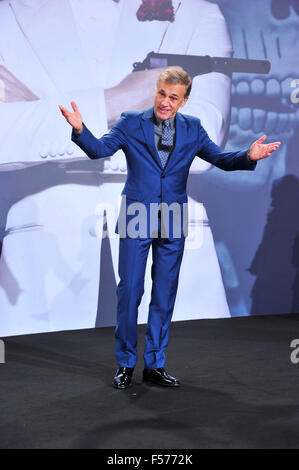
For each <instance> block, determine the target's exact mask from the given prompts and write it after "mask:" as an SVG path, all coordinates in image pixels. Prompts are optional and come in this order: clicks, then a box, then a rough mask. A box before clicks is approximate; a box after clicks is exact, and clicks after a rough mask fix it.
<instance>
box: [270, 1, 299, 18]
mask: <svg viewBox="0 0 299 470" xmlns="http://www.w3.org/2000/svg"><path fill="white" fill-rule="evenodd" d="M290 3H291V1H290V0H272V2H271V13H272V16H274V18H276V19H277V20H284V19H286V18H288V16H289V15H290ZM292 3H293V2H292ZM294 3H296V4H297V7H298V3H299V2H298V1H297V0H294Z"/></svg>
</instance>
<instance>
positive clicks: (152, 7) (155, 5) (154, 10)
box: [136, 0, 174, 22]
mask: <svg viewBox="0 0 299 470" xmlns="http://www.w3.org/2000/svg"><path fill="white" fill-rule="evenodd" d="M136 16H137V18H138V20H139V21H147V20H148V21H153V20H159V21H171V22H173V21H174V11H173V6H172V1H171V0H142V4H141V5H140V7H139V8H138V11H137V13H136Z"/></svg>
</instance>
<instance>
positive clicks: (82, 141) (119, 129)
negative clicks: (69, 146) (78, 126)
mask: <svg viewBox="0 0 299 470" xmlns="http://www.w3.org/2000/svg"><path fill="white" fill-rule="evenodd" d="M126 120H127V119H126V113H122V115H121V117H120V119H119V120H118V121H117V122H116V123H115V124H114V126H113V127H112V129H111V130H110V131H109V132H108V133H107V134H104V135H103V136H102V137H101V138H99V139H98V138H96V137H95V136H94V135H93V134H92V133H91V132H90V130H89V129H88V128H87V127H86V126H85V124H83V130H82V132H81V134H79V135H76V134H75V133H74V131H73V132H72V141H73V142H75V144H77V145H78V146H79V147H80V148H81V149H82V150H83V152H85V153H86V155H87V156H88V157H89V158H91V159H92V160H95V159H98V158H105V157H111V156H112V155H113V154H114V153H115V152H117V150H119V149H123V150H124V149H125V147H126V142H127V139H126V132H127V131H126Z"/></svg>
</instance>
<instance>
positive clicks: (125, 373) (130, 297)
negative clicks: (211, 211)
mask: <svg viewBox="0 0 299 470" xmlns="http://www.w3.org/2000/svg"><path fill="white" fill-rule="evenodd" d="M191 86H192V81H191V78H190V77H189V75H188V74H187V73H186V72H185V71H184V70H183V69H181V68H180V67H169V68H168V69H166V70H164V71H163V72H162V73H161V74H160V76H159V78H158V80H157V88H156V94H155V98H154V106H153V108H151V109H148V110H146V111H143V112H133V111H131V112H124V113H122V115H121V117H120V119H119V120H118V122H117V123H116V124H115V125H114V126H113V128H112V129H111V130H110V132H109V133H107V134H105V135H104V136H102V137H101V138H100V139H97V138H96V137H94V136H93V135H92V134H91V132H90V131H89V130H88V129H87V127H86V126H85V125H84V124H83V122H82V117H81V115H80V112H79V110H78V108H77V106H76V104H75V103H74V102H72V103H71V105H72V108H73V112H70V111H68V110H67V109H66V108H64V107H63V106H61V105H60V106H59V107H60V110H61V112H62V114H63V115H64V117H65V118H66V119H67V121H68V122H69V124H71V126H72V127H73V133H72V140H73V141H74V142H75V143H76V144H77V145H79V147H80V148H81V149H82V150H84V152H85V153H86V154H87V155H88V156H89V157H90V158H91V159H97V158H105V157H109V156H111V155H113V154H114V153H115V152H116V151H117V150H119V149H122V150H123V151H124V153H125V155H126V160H127V169H128V172H127V180H126V184H125V187H124V189H123V192H122V195H123V201H122V207H121V211H120V215H119V219H118V224H117V232H118V233H119V235H120V246H119V276H120V282H119V284H118V287H117V298H118V306H117V325H116V330H115V338H116V358H117V363H118V370H117V372H116V375H115V377H114V379H113V385H114V387H116V388H118V389H124V388H126V387H128V386H129V385H130V383H131V380H132V375H133V371H134V367H135V364H136V361H137V351H136V349H137V315H138V306H139V304H140V302H141V298H142V295H143V289H144V275H145V268H146V261H147V256H148V252H149V249H150V247H151V246H152V254H153V264H152V294H151V302H150V305H149V316H148V323H147V328H146V338H145V350H144V371H143V380H144V381H145V382H151V383H154V384H158V385H164V386H171V387H177V386H179V385H180V382H179V380H178V379H177V378H176V377H173V376H171V375H170V374H168V373H167V372H166V371H165V369H164V365H165V350H166V348H167V344H168V336H169V327H170V322H171V317H172V312H173V308H174V302H175V297H176V292H177V286H178V279H179V271H180V266H181V261H182V257H183V252H184V242H185V237H186V226H187V222H186V210H185V209H186V203H187V194H186V183H187V178H188V173H189V168H190V166H191V163H192V161H193V159H194V158H195V157H196V156H198V157H200V158H202V159H204V160H206V161H208V162H210V163H212V164H213V165H216V166H217V167H219V168H221V169H223V170H227V171H232V170H254V168H255V166H256V162H257V160H260V159H262V158H265V157H268V156H269V155H270V154H271V153H272V152H273V151H274V150H276V149H277V148H278V146H279V145H280V142H273V143H269V144H263V141H264V140H265V138H266V136H265V135H264V136H262V137H261V138H260V139H258V140H257V141H256V142H254V143H253V144H252V145H251V146H250V149H249V150H244V151H240V152H223V151H222V149H221V148H220V147H218V146H217V145H216V144H215V143H214V142H212V141H211V140H210V138H209V136H208V135H207V133H206V131H205V130H204V128H203V127H202V126H201V122H200V120H199V119H198V118H195V117H193V116H186V115H183V114H181V113H179V112H178V110H179V109H180V108H181V107H182V106H184V104H185V103H186V101H187V100H188V97H189V94H190V91H191ZM153 209H158V210H153ZM136 212H138V214H139V215H138V217H134V215H135V213H136ZM153 214H154V215H156V216H157V217H154V216H153ZM137 221H138V223H136V222H137ZM136 227H137V228H136Z"/></svg>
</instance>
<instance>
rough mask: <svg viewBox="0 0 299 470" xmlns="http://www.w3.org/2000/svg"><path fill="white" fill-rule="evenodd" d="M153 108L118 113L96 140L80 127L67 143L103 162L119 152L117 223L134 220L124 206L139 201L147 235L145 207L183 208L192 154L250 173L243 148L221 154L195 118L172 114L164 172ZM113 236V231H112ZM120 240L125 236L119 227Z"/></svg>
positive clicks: (249, 166) (223, 168)
mask: <svg viewBox="0 0 299 470" xmlns="http://www.w3.org/2000/svg"><path fill="white" fill-rule="evenodd" d="M153 116H154V114H153V108H150V109H148V110H146V111H142V112H135V111H128V112H124V113H122V115H121V117H120V119H119V120H118V122H117V123H116V124H115V125H114V126H113V128H112V129H111V130H110V132H109V133H107V134H105V135H103V136H102V137H101V138H100V139H97V138H96V137H94V136H93V134H91V132H90V131H89V130H88V129H87V127H86V126H85V125H84V127H83V131H82V133H81V134H80V135H79V136H75V135H74V133H73V134H72V140H73V141H74V142H75V143H76V144H77V145H78V146H79V147H80V148H81V149H82V150H83V151H84V152H85V153H86V154H87V155H88V157H89V158H91V159H97V158H105V157H109V156H111V155H113V154H114V153H115V152H116V151H117V150H119V149H122V150H123V151H124V153H125V156H126V160H127V180H126V183H125V186H124V189H123V191H122V195H125V196H126V198H124V200H125V202H124V204H122V207H121V213H120V217H119V221H120V220H122V221H123V222H124V223H125V226H127V223H128V222H129V221H130V220H131V219H132V217H134V216H133V215H132V214H131V216H128V215H127V212H128V205H129V204H132V203H133V202H142V203H143V204H144V207H146V208H147V213H146V218H147V232H146V236H150V231H151V229H150V224H149V219H148V217H149V204H150V203H161V202H165V203H166V204H172V203H174V202H177V203H179V204H180V205H183V203H186V202H187V200H188V199H187V193H186V184H187V178H188V174H189V169H190V166H191V163H192V161H193V159H194V157H195V156H198V157H200V158H202V159H203V160H206V161H208V162H210V163H212V164H213V165H215V166H217V167H218V168H221V169H222V170H227V171H232V170H253V169H254V168H255V166H256V164H255V163H250V162H249V160H248V158H247V150H245V151H240V152H224V151H222V149H221V148H220V147H218V145H216V144H215V143H214V142H212V141H211V139H210V138H209V136H208V134H207V132H206V131H205V129H204V128H203V127H202V125H201V122H200V119H198V118H196V117H193V116H187V115H183V114H181V113H177V114H176V122H175V125H176V137H175V145H174V149H173V151H172V153H171V155H170V157H169V159H168V162H167V164H166V166H165V167H164V169H163V168H162V166H161V162H160V158H159V155H158V152H157V150H156V146H155V140H154V119H153ZM186 223H187V221H186V219H185V220H184V222H183V217H182V219H181V231H182V233H181V234H182V235H183V233H184V234H185V235H186ZM116 231H118V232H119V228H118V227H117V228H116ZM121 236H125V233H124V229H123V224H122V229H121Z"/></svg>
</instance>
